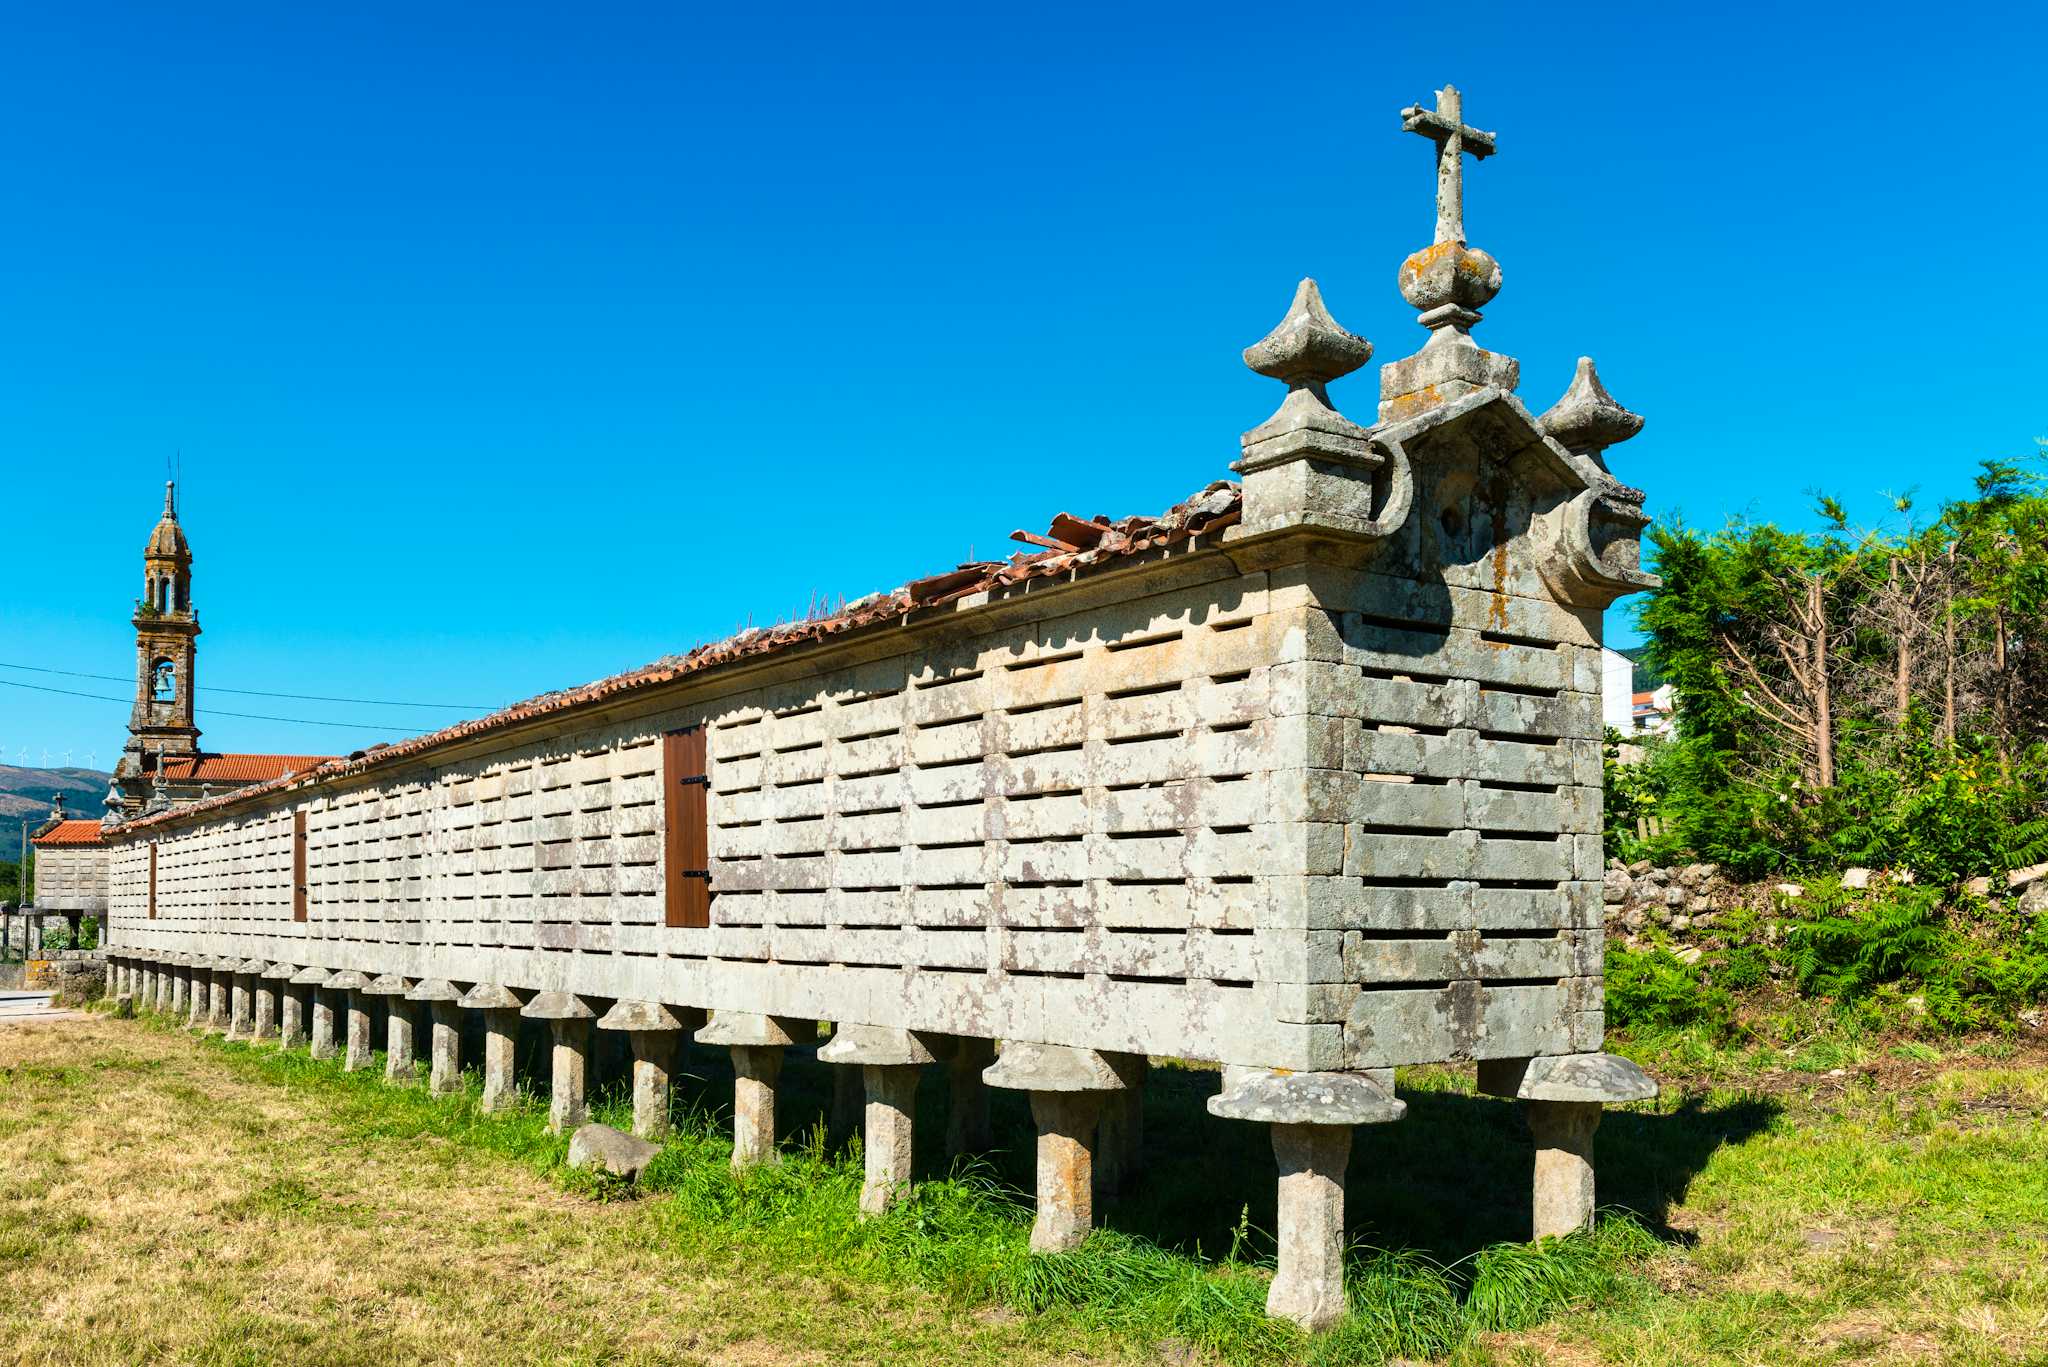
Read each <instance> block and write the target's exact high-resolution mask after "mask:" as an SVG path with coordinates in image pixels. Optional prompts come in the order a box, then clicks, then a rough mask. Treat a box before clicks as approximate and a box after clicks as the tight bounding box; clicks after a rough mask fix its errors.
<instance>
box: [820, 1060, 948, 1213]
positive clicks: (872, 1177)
mask: <svg viewBox="0 0 2048 1367" xmlns="http://www.w3.org/2000/svg"><path fill="white" fill-rule="evenodd" d="M941 1047H943V1046H941ZM818 1061H819V1062H820V1063H836V1064H840V1065H843V1066H848V1067H857V1068H859V1069H860V1071H861V1082H862V1084H863V1087H864V1089H865V1091H866V1093H867V1104H866V1107H865V1109H864V1111H863V1114H862V1117H861V1123H862V1130H861V1155H862V1158H863V1160H864V1161H865V1163H866V1165H867V1167H866V1173H865V1176H864V1180H863V1181H862V1183H861V1189H860V1213H861V1215H862V1217H863V1218H865V1217H867V1216H870V1215H880V1214H881V1213H882V1212H884V1211H886V1210H888V1209H889V1207H890V1206H892V1205H895V1204H896V1202H898V1201H899V1200H901V1199H902V1198H903V1197H905V1196H907V1195H908V1194H909V1192H910V1178H911V1164H912V1158H913V1155H914V1145H913V1139H914V1135H913V1126H914V1124H915V1120H916V1116H917V1082H918V1079H919V1078H920V1077H921V1076H923V1073H924V1068H925V1065H926V1064H929V1063H936V1062H937V1061H938V1056H937V1054H936V1053H935V1052H934V1051H933V1049H932V1046H931V1043H930V1042H929V1041H927V1040H925V1039H924V1038H922V1037H920V1036H918V1035H914V1034H912V1033H911V1032H910V1031H908V1030H892V1029H888V1028H885V1027H883V1026H879V1025H842V1026H840V1027H839V1028H837V1029H836V1030H834V1031H833V1032H832V1038H831V1040H830V1041H829V1042H828V1043H827V1044H826V1045H825V1047H824V1048H822V1049H820V1050H819V1051H818Z"/></svg>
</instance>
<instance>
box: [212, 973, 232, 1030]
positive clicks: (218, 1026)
mask: <svg viewBox="0 0 2048 1367" xmlns="http://www.w3.org/2000/svg"><path fill="white" fill-rule="evenodd" d="M234 966H235V961H234V960H233V959H214V960H212V961H211V968H210V969H209V971H208V972H207V975H206V984H207V986H206V1033H207V1034H209V1035H225V1034H226V1033H227V1032H228V1026H229V1025H230V1023H231V1022H232V1018H233V1002H232V998H233V996H234V986H235V975H234Z"/></svg>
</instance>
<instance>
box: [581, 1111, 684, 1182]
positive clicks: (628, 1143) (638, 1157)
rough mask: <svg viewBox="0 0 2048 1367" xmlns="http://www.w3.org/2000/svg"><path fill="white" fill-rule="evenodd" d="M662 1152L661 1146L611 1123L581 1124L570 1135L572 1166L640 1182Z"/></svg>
mask: <svg viewBox="0 0 2048 1367" xmlns="http://www.w3.org/2000/svg"><path fill="white" fill-rule="evenodd" d="M660 1154H661V1145H659V1144H651V1143H649V1142H648V1141H646V1140H644V1139H638V1138H635V1137H634V1136H633V1135H630V1134H626V1133H625V1132H623V1131H621V1130H615V1129H613V1128H612V1127H611V1126H609V1125H599V1124H597V1123H596V1122H594V1121H593V1122H591V1123H589V1124H586V1125H580V1126H578V1127H577V1128H576V1131H575V1133H573V1134H571V1135H570V1136H569V1166H570V1167H572V1168H588V1169H591V1170H593V1171H596V1172H605V1173H610V1174H611V1175H612V1176H614V1177H619V1178H623V1179H625V1180H626V1181H628V1182H637V1181H639V1180H640V1175H641V1174H642V1173H644V1172H646V1171H647V1165H648V1164H649V1163H652V1162H653V1161H654V1160H655V1159H656V1158H657V1157H659V1156H660Z"/></svg>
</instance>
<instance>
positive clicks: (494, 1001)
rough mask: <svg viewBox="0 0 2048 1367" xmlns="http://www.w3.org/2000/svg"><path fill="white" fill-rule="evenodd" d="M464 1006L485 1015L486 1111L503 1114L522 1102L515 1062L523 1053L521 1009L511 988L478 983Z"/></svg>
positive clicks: (484, 1100) (469, 993)
mask: <svg viewBox="0 0 2048 1367" xmlns="http://www.w3.org/2000/svg"><path fill="white" fill-rule="evenodd" d="M461 1005H463V1006H465V1007H467V1008H468V1009H470V1010H472V1011H481V1012H483V1013H484V1095H483V1101H482V1103H481V1104H482V1106H483V1109H484V1110H486V1111H502V1110H506V1109H508V1108H509V1107H511V1106H513V1105H514V1104H516V1103H517V1102H518V1100H519V1079H518V1074H517V1071H516V1063H515V1059H516V1058H517V1056H518V1052H519V1008H520V1007H521V1006H522V1005H524V1003H522V1002H521V1001H520V999H519V998H518V996H517V995H515V994H514V993H513V992H512V990H511V989H509V988H506V987H501V986H500V985H498V984H497V983H478V984H477V985H476V986H475V987H472V988H471V989H469V991H468V992H467V993H465V994H464V995H463V998H462V1002H461Z"/></svg>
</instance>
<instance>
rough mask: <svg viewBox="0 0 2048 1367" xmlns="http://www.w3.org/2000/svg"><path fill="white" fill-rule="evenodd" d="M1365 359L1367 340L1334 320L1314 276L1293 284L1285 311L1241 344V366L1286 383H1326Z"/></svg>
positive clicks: (1368, 356)
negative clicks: (1264, 331) (1270, 327)
mask: <svg viewBox="0 0 2048 1367" xmlns="http://www.w3.org/2000/svg"><path fill="white" fill-rule="evenodd" d="M1371 359H1372V343H1371V342H1368V341H1366V340H1365V338H1363V337H1357V336H1353V335H1352V334H1351V333H1349V332H1346V331H1345V330H1344V329H1343V328H1342V327H1340V326H1339V325H1338V323H1337V320H1336V319H1335V318H1332V317H1331V316H1330V311H1329V310H1328V309H1326V308H1324V307H1323V292H1322V290H1321V289H1319V288H1318V287H1317V285H1316V282H1315V281H1314V280H1303V281H1302V282H1301V283H1300V284H1299V285H1297V286H1295V289H1294V302H1293V303H1292V304H1290V305H1288V308H1287V316H1286V317H1284V318H1282V319H1281V320H1280V322H1279V324H1278V325H1277V326H1276V327H1274V329H1273V330H1272V331H1271V332H1269V333H1267V334H1266V335H1265V336H1264V337H1263V338H1261V339H1260V340H1258V341H1256V342H1254V343H1252V344H1251V345H1250V346H1248V347H1246V348H1245V349H1244V363H1245V364H1246V365H1248V366H1250V367H1251V368H1252V369H1253V370H1256V371H1257V372H1258V373H1259V374H1261V375H1270V376H1272V377H1273V378H1274V379H1276V380H1285V381H1286V382H1287V383H1288V384H1291V385H1300V384H1327V383H1328V382H1329V381H1331V380H1334V379H1336V378H1337V377H1338V376H1340V375H1349V374H1350V373H1351V372H1352V371H1354V370H1356V369H1358V368H1359V367H1360V366H1362V365H1364V364H1365V363H1366V362H1367V361H1369V360H1371Z"/></svg>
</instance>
